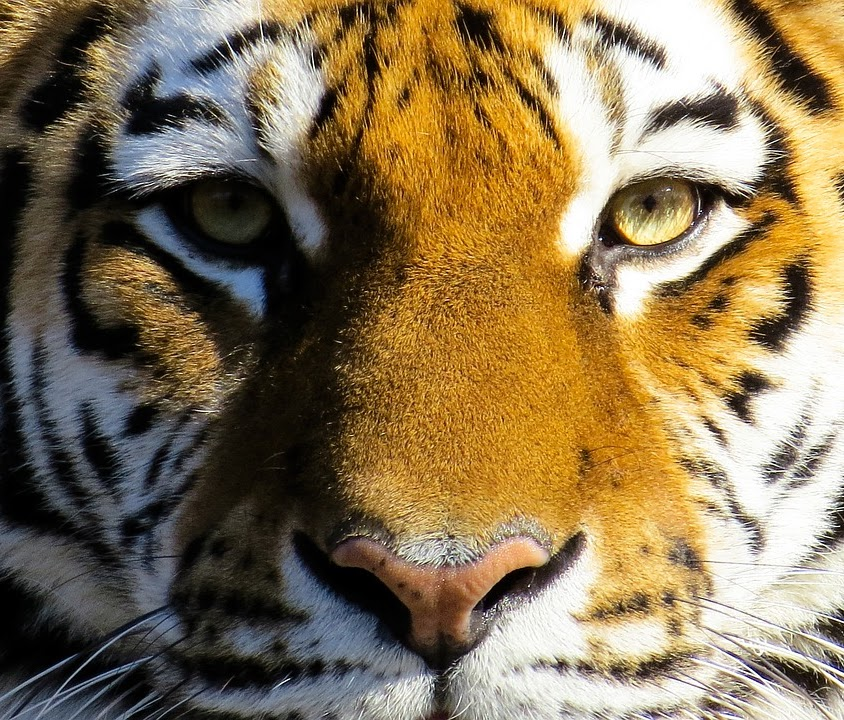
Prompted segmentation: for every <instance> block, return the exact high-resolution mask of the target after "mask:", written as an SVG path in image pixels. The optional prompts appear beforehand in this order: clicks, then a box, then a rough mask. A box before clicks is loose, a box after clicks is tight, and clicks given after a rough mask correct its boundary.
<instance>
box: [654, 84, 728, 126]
mask: <svg viewBox="0 0 844 720" xmlns="http://www.w3.org/2000/svg"><path fill="white" fill-rule="evenodd" d="M738 113H739V103H738V100H737V99H736V97H735V96H734V95H731V94H730V93H728V92H727V91H726V90H723V89H722V90H719V91H718V92H715V93H713V94H711V95H707V96H706V97H702V98H685V99H683V100H677V101H675V102H670V103H667V104H665V105H663V106H662V107H661V108H659V109H658V110H656V111H654V112H653V113H652V114H651V117H650V118H649V119H648V123H647V125H646V127H645V131H644V133H643V137H645V136H647V135H652V134H654V133H657V132H661V131H663V130H667V129H668V128H671V127H673V126H675V125H678V124H680V123H683V122H690V123H694V124H695V125H705V126H707V127H710V128H712V129H714V130H721V131H729V130H734V129H735V128H736V127H738Z"/></svg>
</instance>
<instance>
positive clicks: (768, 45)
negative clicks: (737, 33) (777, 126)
mask: <svg viewBox="0 0 844 720" xmlns="http://www.w3.org/2000/svg"><path fill="white" fill-rule="evenodd" d="M732 9H733V12H734V13H735V14H736V15H738V16H739V18H740V19H741V21H742V22H743V23H744V24H745V25H746V26H747V27H748V29H749V30H750V32H751V33H752V34H753V36H754V37H755V38H756V41H757V42H758V43H759V44H760V45H762V47H763V48H764V53H765V56H766V57H769V58H770V59H771V60H770V62H769V63H767V66H768V67H769V68H770V69H771V71H772V72H773V73H774V74H775V75H776V76H777V78H778V80H779V82H780V84H781V85H782V86H783V88H786V89H787V90H788V92H790V93H791V94H792V95H794V96H795V97H796V98H797V100H799V101H800V102H801V103H802V104H803V105H805V106H806V108H807V110H809V112H812V113H821V112H824V111H825V110H829V109H830V108H831V107H833V105H834V102H833V100H832V93H831V91H830V88H829V84H828V83H827V81H826V79H825V78H824V77H822V76H821V75H819V74H818V73H816V72H815V71H814V70H813V69H812V68H811V67H809V65H808V64H807V63H806V61H805V60H804V59H803V58H802V57H800V55H798V54H797V53H796V52H795V51H794V49H793V48H792V47H791V45H789V43H788V42H787V41H786V39H785V38H784V37H783V35H782V33H781V32H780V31H779V30H778V29H777V27H776V25H775V24H774V22H773V21H772V20H771V16H770V14H769V13H768V12H766V11H765V10H762V9H761V8H759V7H757V6H756V4H755V3H754V2H752V0H733V2H732Z"/></svg>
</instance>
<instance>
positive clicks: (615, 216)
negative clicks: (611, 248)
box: [603, 178, 702, 247]
mask: <svg viewBox="0 0 844 720" xmlns="http://www.w3.org/2000/svg"><path fill="white" fill-rule="evenodd" d="M701 209H702V200H701V191H700V189H699V188H698V186H696V185H695V184H693V183H691V182H688V181H686V180H679V179H674V178H657V179H654V180H645V181H643V182H638V183H634V184H632V185H629V186H628V187H626V188H623V189H622V190H619V191H618V192H617V193H616V194H615V195H614V196H613V197H612V198H611V200H610V202H609V204H608V206H607V211H606V214H605V219H604V230H603V234H604V235H605V236H608V237H607V238H606V239H609V240H612V241H614V242H616V243H622V244H625V245H630V246H633V247H654V246H657V245H663V244H665V243H668V242H671V241H672V240H677V239H679V238H680V237H682V236H683V235H684V234H685V233H687V232H688V231H689V230H691V229H692V227H693V226H694V225H695V223H696V221H697V220H698V218H699V217H700V214H701Z"/></svg>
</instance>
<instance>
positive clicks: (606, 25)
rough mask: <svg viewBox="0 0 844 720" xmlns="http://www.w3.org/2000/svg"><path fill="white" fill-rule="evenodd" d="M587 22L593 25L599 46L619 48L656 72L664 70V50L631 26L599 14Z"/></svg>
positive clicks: (665, 61) (665, 60)
mask: <svg viewBox="0 0 844 720" xmlns="http://www.w3.org/2000/svg"><path fill="white" fill-rule="evenodd" d="M589 22H590V23H591V24H592V25H594V27H595V30H596V31H597V33H598V36H599V38H600V42H601V44H603V45H605V46H607V47H609V48H616V47H621V48H623V49H624V50H625V51H627V52H628V53H630V54H631V55H635V56H637V57H639V58H641V59H642V60H644V61H646V62H649V63H650V64H651V65H653V66H654V67H656V68H657V69H658V70H663V69H665V66H666V65H667V64H668V54H667V53H666V51H665V48H663V47H661V46H660V45H659V44H657V43H656V42H654V41H653V40H651V39H649V38H646V37H645V36H644V35H642V34H641V33H640V32H639V31H638V30H637V29H636V28H634V27H633V26H632V25H628V24H626V23H625V24H621V23H617V22H615V21H614V20H610V19H609V18H607V17H605V16H603V15H600V14H595V15H593V16H592V17H591V18H590V19H589Z"/></svg>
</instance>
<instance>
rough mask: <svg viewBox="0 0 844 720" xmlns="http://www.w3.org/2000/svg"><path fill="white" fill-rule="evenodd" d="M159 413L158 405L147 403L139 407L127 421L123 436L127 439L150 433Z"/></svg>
mask: <svg viewBox="0 0 844 720" xmlns="http://www.w3.org/2000/svg"><path fill="white" fill-rule="evenodd" d="M159 412H160V411H159V409H158V407H157V406H156V405H149V404H146V403H144V404H141V405H138V406H137V407H136V408H135V409H134V410H132V412H131V414H130V415H129V417H128V418H127V419H126V428H125V429H124V431H123V434H124V435H125V436H126V437H133V436H137V435H144V434H145V433H148V432H149V431H150V430H151V429H152V427H153V423H154V422H155V420H156V418H157V417H158V414H159Z"/></svg>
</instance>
